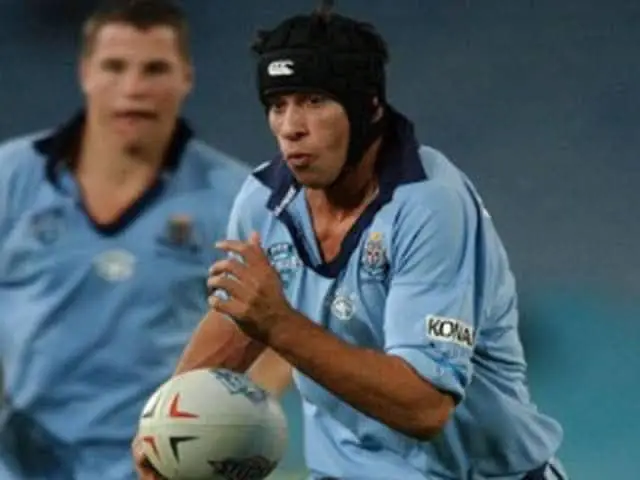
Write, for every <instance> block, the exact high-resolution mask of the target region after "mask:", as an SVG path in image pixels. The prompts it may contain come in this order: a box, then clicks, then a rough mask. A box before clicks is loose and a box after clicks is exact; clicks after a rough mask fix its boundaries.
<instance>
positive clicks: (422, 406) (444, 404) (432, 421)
mask: <svg viewBox="0 0 640 480" xmlns="http://www.w3.org/2000/svg"><path fill="white" fill-rule="evenodd" d="M454 408H455V402H454V401H453V398H451V396H449V395H447V394H445V393H440V392H439V393H438V394H437V397H436V398H435V399H434V401H433V402H429V403H428V404H427V403H426V402H420V403H419V404H416V406H415V407H414V409H413V414H412V415H411V416H412V417H413V419H412V421H411V424H410V425H408V431H405V432H404V433H405V434H407V435H409V436H410V437H413V438H416V439H418V440H421V441H429V440H432V439H433V438H435V437H437V436H438V435H439V434H440V432H441V431H442V429H443V428H444V426H445V425H446V424H447V422H448V421H449V417H450V416H451V413H452V412H453V409H454Z"/></svg>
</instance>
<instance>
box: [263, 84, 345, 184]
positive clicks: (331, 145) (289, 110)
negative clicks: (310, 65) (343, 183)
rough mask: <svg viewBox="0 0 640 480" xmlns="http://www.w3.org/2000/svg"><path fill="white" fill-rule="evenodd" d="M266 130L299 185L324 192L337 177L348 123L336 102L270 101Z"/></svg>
mask: <svg viewBox="0 0 640 480" xmlns="http://www.w3.org/2000/svg"><path fill="white" fill-rule="evenodd" d="M269 126H270V127H271V131H272V132H273V134H274V136H275V137H276V140H277V141H278V146H279V147H280V151H281V152H282V155H283V157H284V158H285V161H286V162H287V165H288V166H289V168H290V169H291V171H292V172H293V175H294V176H295V177H296V179H297V180H298V182H300V183H301V184H302V185H305V186H306V187H309V188H318V189H320V188H325V187H328V186H329V185H331V184H332V183H333V181H334V180H335V179H336V178H337V177H338V175H339V174H340V172H341V171H342V167H343V166H344V164H345V161H346V156H347V148H348V146H349V120H348V118H347V114H346V112H345V110H344V108H343V107H342V105H340V104H339V103H338V102H336V101H335V100H332V99H331V98H329V97H327V96H324V95H321V94H306V93H305V94H301V93H296V94H290V95H280V96H277V97H274V98H272V99H270V101H269Z"/></svg>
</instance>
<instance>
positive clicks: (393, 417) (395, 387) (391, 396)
mask: <svg viewBox="0 0 640 480" xmlns="http://www.w3.org/2000/svg"><path fill="white" fill-rule="evenodd" d="M269 344H270V345H271V347H272V348H273V349H274V350H276V351H277V352H278V353H279V354H280V355H281V356H282V357H283V358H284V359H285V360H287V361H288V362H289V363H291V364H292V365H293V366H294V367H296V368H297V369H298V370H300V371H301V372H302V373H304V374H306V375H308V376H309V377H311V378H312V379H314V380H315V381H316V382H317V383H319V384H320V385H322V386H324V387H325V388H327V389H328V390H330V391H332V392H333V393H334V394H336V395H337V396H339V397H340V398H342V399H343V400H344V401H346V402H347V403H349V404H351V405H352V406H353V407H354V408H356V409H357V410H359V411H361V412H362V413H365V414H367V415H369V416H370V417H373V418H375V419H377V420H379V421H380V422H382V423H384V424H386V425H388V426H389V427H391V428H393V429H395V430H398V431H400V432H402V433H404V434H406V435H409V436H412V437H415V438H419V439H423V440H426V439H429V438H432V437H433V436H434V435H435V434H437V433H438V432H439V431H440V429H441V428H442V426H443V425H444V423H445V422H446V420H447V418H448V416H449V413H450V412H451V409H452V408H453V405H454V404H453V400H452V399H451V397H449V396H448V395H445V394H443V393H441V392H440V391H438V390H437V389H436V388H434V387H433V386H431V385H430V384H429V383H427V382H426V381H425V380H423V379H422V378H421V377H419V375H418V374H417V373H416V372H415V371H414V370H413V369H412V368H411V367H410V366H409V365H408V364H407V363H406V362H405V361H404V360H402V359H400V358H399V357H395V356H391V355H385V354H384V353H380V352H376V351H373V350H368V349H363V348H358V347H354V346H352V345H349V344H347V343H345V342H343V341H342V340H340V339H339V338H337V337H335V336H334V335H332V334H329V333H327V332H325V331H324V330H323V329H321V328H320V327H318V326H317V325H315V324H313V323H312V322H311V321H310V320H308V319H307V318H305V317H304V316H302V315H299V314H292V315H291V318H287V319H286V321H283V322H281V326H280V327H277V328H275V329H274V330H273V332H272V333H271V335H270V336H269Z"/></svg>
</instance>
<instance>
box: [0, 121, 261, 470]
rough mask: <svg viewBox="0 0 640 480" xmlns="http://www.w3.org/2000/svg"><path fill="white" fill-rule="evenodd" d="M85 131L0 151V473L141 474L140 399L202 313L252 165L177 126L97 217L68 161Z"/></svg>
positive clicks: (72, 128) (71, 126) (167, 370)
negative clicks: (115, 206)
mask: <svg viewBox="0 0 640 480" xmlns="http://www.w3.org/2000/svg"><path fill="white" fill-rule="evenodd" d="M81 126H82V116H78V117H77V118H75V119H74V120H72V121H71V122H69V123H68V124H67V125H65V126H64V127H62V128H60V129H59V130H57V131H55V132H48V133H45V134H40V135H35V136H30V137H25V138H20V139H16V140H12V141H9V142H8V143H5V144H4V145H2V146H1V147H0V309H1V311H2V315H1V317H0V362H1V364H2V367H3V370H4V375H5V378H4V383H5V397H6V404H5V405H4V406H3V408H2V425H0V478H2V479H3V480H11V479H12V478H20V479H22V478H30V479H36V478H43V479H47V480H56V479H64V480H69V479H74V480H85V479H86V480H89V479H90V480H95V479H96V478H101V479H104V480H124V479H133V478H137V477H135V476H134V474H133V468H132V467H133V465H132V462H131V455H130V450H129V446H130V441H131V439H132V437H133V435H134V433H135V429H136V425H137V421H138V416H139V414H140V411H141V409H142V405H143V403H144V401H145V400H146V398H148V396H149V395H150V394H151V392H152V391H153V390H154V389H155V388H156V387H157V386H158V385H159V384H160V383H161V382H163V381H164V380H166V378H167V377H168V376H170V375H171V373H172V372H173V369H174V368H175V365H176V362H177V360H178V357H179V355H180V354H181V352H182V349H183V347H184V345H185V343H186V342H187V341H188V339H189V337H190V335H191V332H192V331H193V329H194V328H195V326H196V324H197V322H198V321H199V319H200V318H201V316H202V314H203V313H204V312H206V309H207V304H206V276H207V270H208V267H209V266H210V265H211V262H212V261H213V260H214V259H215V258H216V257H217V255H218V253H216V250H215V249H214V248H213V244H214V242H215V241H217V240H219V239H221V238H224V236H225V231H226V226H227V222H228V218H229V212H230V210H231V206H232V204H233V199H234V197H235V195H236V194H237V192H238V190H239V189H240V187H241V185H242V182H243V181H244V180H245V178H246V177H247V175H248V173H249V171H248V169H245V167H243V166H241V165H240V164H239V163H236V162H235V161H234V160H232V159H230V158H228V157H226V156H224V155H223V154H221V153H220V152H217V151H215V150H213V149H211V148H210V147H208V146H205V145H204V144H203V143H200V142H199V141H197V140H195V139H194V138H193V136H192V132H191V130H190V129H189V127H188V126H187V124H186V123H184V122H181V123H180V124H179V127H178V129H177V130H176V134H175V137H174V140H173V143H172V144H171V148H170V152H169V154H168V155H167V160H166V165H165V168H164V171H163V173H162V175H161V178H160V179H159V180H158V182H157V183H156V184H155V185H154V186H153V187H151V188H150V189H149V191H147V192H146V193H145V194H144V195H143V197H142V198H140V199H139V201H137V202H136V203H135V204H134V205H133V206H131V208H130V209H128V210H127V211H126V212H125V213H124V214H123V215H122V217H121V218H120V219H119V220H118V221H116V222H115V223H114V224H112V225H108V226H99V225H96V224H95V223H94V222H93V221H92V220H91V218H89V217H88V215H87V214H86V212H85V210H84V208H83V205H82V200H81V196H80V192H79V189H78V185H77V183H76V181H75V179H74V177H73V176H72V175H71V173H70V170H69V168H68V166H67V162H66V160H65V159H64V158H63V152H67V151H68V149H69V148H72V146H73V144H74V142H75V141H76V140H77V138H78V134H79V130H80V128H81ZM20 469H22V470H20Z"/></svg>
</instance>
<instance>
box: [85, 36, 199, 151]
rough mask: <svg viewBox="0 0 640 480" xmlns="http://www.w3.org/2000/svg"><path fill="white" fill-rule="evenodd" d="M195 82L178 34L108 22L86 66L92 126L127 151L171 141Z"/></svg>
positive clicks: (89, 113)
mask: <svg viewBox="0 0 640 480" xmlns="http://www.w3.org/2000/svg"><path fill="white" fill-rule="evenodd" d="M191 82H192V70H191V65H190V63H189V62H188V60H187V59H186V58H184V55H182V54H181V52H180V50H179V48H178V42H177V33H176V32H175V30H173V29H172V28H170V27H165V26H157V27H153V28H149V29H146V30H139V29H137V28H135V27H134V26H131V25H127V24H119V23H114V24H107V25H105V26H103V27H102V28H101V29H100V30H99V31H98V32H97V33H96V36H95V38H94V40H93V45H92V46H91V47H90V48H89V50H88V53H87V54H86V55H85V56H84V57H83V59H82V63H81V83H82V89H83V91H84V94H85V96H86V105H87V114H88V115H87V117H88V120H89V122H92V125H94V126H95V127H97V128H98V129H100V130H101V131H104V132H105V133H107V132H109V133H112V134H115V135H114V136H115V137H116V138H119V139H121V140H122V147H124V148H127V149H136V148H144V147H145V146H146V145H150V144H152V143H155V142H163V141H166V139H167V138H168V136H170V135H171V133H172V131H173V129H174V127H175V122H176V119H177V116H178V115H179V112H180V108H181V106H182V103H183V102H184V99H185V97H186V96H187V95H188V93H189V91H190V90H191Z"/></svg>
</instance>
